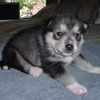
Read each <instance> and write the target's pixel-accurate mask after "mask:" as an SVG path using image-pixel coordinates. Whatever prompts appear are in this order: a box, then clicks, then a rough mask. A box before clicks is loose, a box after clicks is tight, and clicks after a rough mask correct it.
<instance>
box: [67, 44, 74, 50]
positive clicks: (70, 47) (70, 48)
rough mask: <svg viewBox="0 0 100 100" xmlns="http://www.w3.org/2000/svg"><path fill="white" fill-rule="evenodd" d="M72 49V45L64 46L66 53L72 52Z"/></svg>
mask: <svg viewBox="0 0 100 100" xmlns="http://www.w3.org/2000/svg"><path fill="white" fill-rule="evenodd" d="M73 48H74V47H73V45H72V44H67V45H66V50H67V51H72V50H73Z"/></svg>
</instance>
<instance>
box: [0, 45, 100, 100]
mask: <svg viewBox="0 0 100 100" xmlns="http://www.w3.org/2000/svg"><path fill="white" fill-rule="evenodd" d="M2 48H3V45H2V46H0V52H1V51H2ZM82 54H84V56H85V58H86V59H88V60H89V61H90V62H91V63H92V64H94V65H96V66H100V44H96V43H86V44H85V45H84V46H83V50H82ZM0 58H1V54H0ZM67 69H68V71H69V72H71V73H72V74H73V75H74V77H75V78H76V79H77V81H78V82H79V83H81V84H82V85H84V86H86V87H87V88H88V92H87V93H86V94H82V95H76V94H73V93H71V92H70V91H69V90H68V89H66V88H64V87H63V86H62V85H60V84H59V83H58V82H57V81H55V80H53V79H52V78H50V77H49V76H47V75H46V74H45V73H43V74H42V75H41V76H40V77H39V78H33V77H32V76H31V75H29V74H25V73H22V72H20V71H18V70H15V69H11V70H0V100H100V75H97V74H90V73H88V72H85V71H81V70H79V69H77V68H74V67H72V66H68V67H67Z"/></svg>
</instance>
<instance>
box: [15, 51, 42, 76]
mask: <svg viewBox="0 0 100 100" xmlns="http://www.w3.org/2000/svg"><path fill="white" fill-rule="evenodd" d="M16 57H17V60H18V62H19V64H20V65H21V66H22V67H23V69H24V71H25V72H27V73H29V74H31V75H32V76H33V77H39V76H40V75H41V74H42V69H41V68H39V67H36V66H32V65H31V64H29V63H28V62H27V61H25V60H24V59H23V58H22V56H21V55H20V54H19V53H18V52H17V51H16Z"/></svg>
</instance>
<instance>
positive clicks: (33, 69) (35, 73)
mask: <svg viewBox="0 0 100 100" xmlns="http://www.w3.org/2000/svg"><path fill="white" fill-rule="evenodd" d="M42 72H43V70H42V69H41V68H38V67H31V68H30V71H29V73H30V74H31V75H32V76H33V77H39V76H40V75H41V74H42Z"/></svg>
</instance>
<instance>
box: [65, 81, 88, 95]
mask: <svg viewBox="0 0 100 100" xmlns="http://www.w3.org/2000/svg"><path fill="white" fill-rule="evenodd" d="M66 88H67V89H69V90H70V91H72V93H75V94H83V93H87V89H86V88H85V87H84V86H82V85H80V84H79V83H74V84H71V85H68V86H67V87H66Z"/></svg>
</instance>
